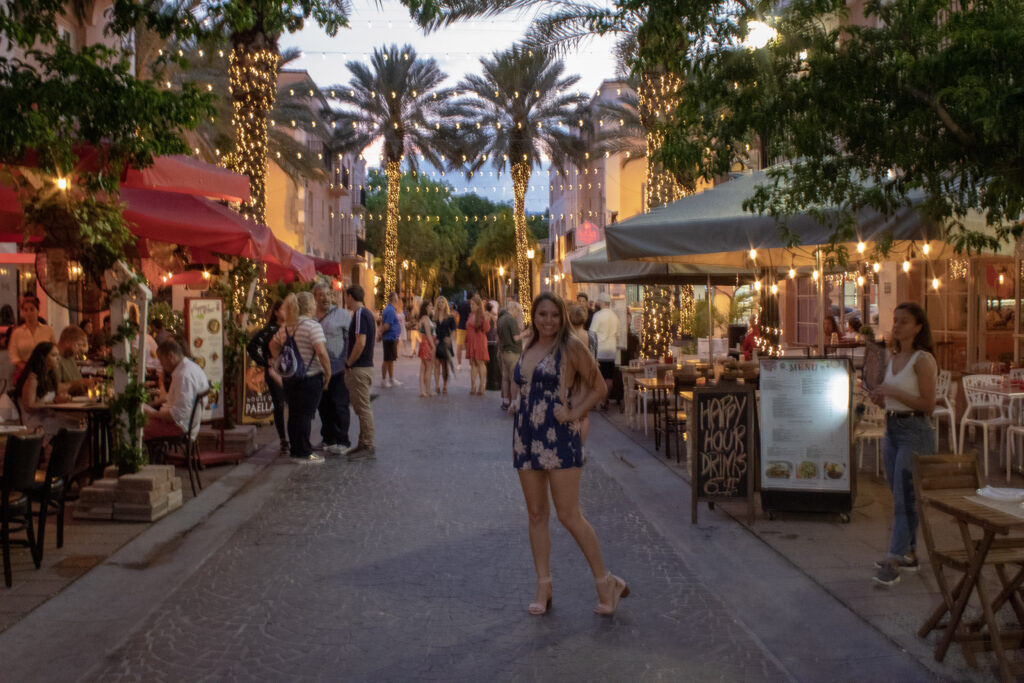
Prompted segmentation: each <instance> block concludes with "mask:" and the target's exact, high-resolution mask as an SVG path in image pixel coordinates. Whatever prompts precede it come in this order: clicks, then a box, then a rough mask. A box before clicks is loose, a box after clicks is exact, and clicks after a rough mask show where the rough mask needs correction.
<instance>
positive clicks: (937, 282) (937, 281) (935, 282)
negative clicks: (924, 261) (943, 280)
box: [932, 277, 939, 289]
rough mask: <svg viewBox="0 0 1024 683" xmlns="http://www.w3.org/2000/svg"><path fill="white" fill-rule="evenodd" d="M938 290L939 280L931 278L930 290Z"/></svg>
mask: <svg viewBox="0 0 1024 683" xmlns="http://www.w3.org/2000/svg"><path fill="white" fill-rule="evenodd" d="M938 288H939V278H937V277H933V278H932V289H938Z"/></svg>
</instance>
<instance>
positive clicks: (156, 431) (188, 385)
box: [143, 339, 210, 439]
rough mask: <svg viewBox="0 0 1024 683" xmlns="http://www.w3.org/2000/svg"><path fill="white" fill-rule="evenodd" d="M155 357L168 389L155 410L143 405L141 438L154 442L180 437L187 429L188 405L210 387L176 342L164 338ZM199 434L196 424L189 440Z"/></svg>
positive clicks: (198, 368)
mask: <svg viewBox="0 0 1024 683" xmlns="http://www.w3.org/2000/svg"><path fill="white" fill-rule="evenodd" d="M156 357H157V358H158V359H160V365H161V367H162V368H163V371H164V373H166V374H167V375H169V376H170V378H171V386H170V388H169V389H168V390H167V393H166V395H165V396H164V397H163V398H162V399H159V401H160V404H159V407H158V408H157V407H154V406H149V405H147V406H146V408H145V410H146V415H147V417H148V418H149V419H148V422H146V427H145V429H144V431H143V438H144V439H158V438H163V437H171V436H182V435H184V434H185V430H186V429H188V427H189V424H188V421H189V418H190V417H191V415H192V404H193V403H194V402H195V399H196V395H197V394H199V393H200V392H202V391H206V390H207V389H209V388H210V381H209V380H208V379H207V378H206V373H204V372H203V370H202V368H200V367H199V366H198V365H196V363H195V362H193V361H192V359H190V358H185V353H184V351H182V349H181V346H180V345H179V344H178V342H176V341H174V340H173V339H168V340H167V341H165V342H164V343H163V344H161V345H160V346H158V347H157V349H156ZM198 433H199V421H198V420H197V421H196V423H195V425H193V428H192V437H193V438H194V437H195V436H196V435H197V434H198Z"/></svg>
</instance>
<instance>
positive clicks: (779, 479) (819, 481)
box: [760, 358, 853, 493]
mask: <svg viewBox="0 0 1024 683" xmlns="http://www.w3.org/2000/svg"><path fill="white" fill-rule="evenodd" d="M852 391H853V377H852V374H851V372H850V365H849V359H846V358H806V359H795V358H794V359H788V358H786V359H783V358H771V359H765V358H762V359H761V423H760V424H761V490H762V491H763V492H766V491H771V490H777V491H781V490H786V491H821V492H837V493H839V492H843V493H849V492H850V491H851V483H850V482H851V473H850V436H851V433H852V432H851V424H852V422H851V419H850V404H851V399H852Z"/></svg>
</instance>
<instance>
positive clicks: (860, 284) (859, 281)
mask: <svg viewBox="0 0 1024 683" xmlns="http://www.w3.org/2000/svg"><path fill="white" fill-rule="evenodd" d="M857 286H858V287H863V286H864V276H863V275H858V276H857Z"/></svg>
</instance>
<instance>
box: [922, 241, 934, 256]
mask: <svg viewBox="0 0 1024 683" xmlns="http://www.w3.org/2000/svg"><path fill="white" fill-rule="evenodd" d="M931 250H932V245H930V244H928V243H927V242H925V243H924V244H922V245H921V251H922V252H923V253H924V255H925V256H927V255H928V252H930V251H931Z"/></svg>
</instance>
